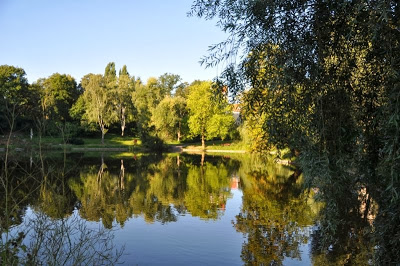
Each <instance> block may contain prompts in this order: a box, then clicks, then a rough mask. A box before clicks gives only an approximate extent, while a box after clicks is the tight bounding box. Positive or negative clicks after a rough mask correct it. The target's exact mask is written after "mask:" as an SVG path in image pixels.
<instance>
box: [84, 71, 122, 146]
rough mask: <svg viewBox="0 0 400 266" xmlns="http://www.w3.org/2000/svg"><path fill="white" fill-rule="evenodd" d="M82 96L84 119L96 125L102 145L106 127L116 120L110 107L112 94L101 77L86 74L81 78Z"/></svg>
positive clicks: (111, 106)
mask: <svg viewBox="0 0 400 266" xmlns="http://www.w3.org/2000/svg"><path fill="white" fill-rule="evenodd" d="M81 84H82V87H83V88H84V90H85V91H84V93H83V95H82V97H83V99H84V102H85V108H86V109H85V118H86V119H87V120H88V121H89V122H93V123H97V124H98V125H99V127H100V131H101V143H102V144H104V135H105V134H106V133H107V131H108V127H109V126H110V124H111V123H112V122H114V121H115V120H116V115H115V112H114V107H113V105H112V92H111V91H110V90H109V89H108V88H107V86H106V84H105V80H104V77H103V76H102V75H99V74H97V75H95V74H88V75H86V76H84V77H83V78H82V81H81Z"/></svg>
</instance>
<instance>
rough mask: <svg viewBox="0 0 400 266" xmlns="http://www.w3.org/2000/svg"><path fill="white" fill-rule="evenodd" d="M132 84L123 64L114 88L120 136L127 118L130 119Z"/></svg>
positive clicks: (131, 111)
mask: <svg viewBox="0 0 400 266" xmlns="http://www.w3.org/2000/svg"><path fill="white" fill-rule="evenodd" d="M133 85H134V83H133V82H132V78H131V77H130V76H129V73H128V70H127V68H126V66H125V65H124V66H123V67H122V69H121V70H120V71H119V76H118V84H117V87H116V90H115V99H114V100H115V107H116V112H117V116H118V120H119V122H120V125H121V136H124V132H125V128H126V122H127V120H128V121H129V120H132V113H133V105H132V93H133Z"/></svg>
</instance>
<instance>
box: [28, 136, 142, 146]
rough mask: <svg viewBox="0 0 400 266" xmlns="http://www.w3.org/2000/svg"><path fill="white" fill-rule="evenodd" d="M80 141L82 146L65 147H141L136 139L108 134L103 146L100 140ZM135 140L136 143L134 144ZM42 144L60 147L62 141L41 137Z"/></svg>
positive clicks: (84, 139) (86, 139)
mask: <svg viewBox="0 0 400 266" xmlns="http://www.w3.org/2000/svg"><path fill="white" fill-rule="evenodd" d="M79 139H82V140H83V142H84V144H82V145H73V144H67V145H66V146H67V147H82V148H123V147H127V148H128V147H133V146H141V141H140V139H138V138H134V137H128V136H125V137H121V136H118V135H113V134H108V135H106V136H105V138H104V145H102V144H101V139H100V138H93V137H91V138H88V137H86V138H79ZM134 140H136V143H135V142H134ZM35 141H36V143H38V139H37V138H36V139H35ZM42 144H44V145H46V146H49V145H50V146H62V145H63V144H64V143H63V139H62V138H61V137H42Z"/></svg>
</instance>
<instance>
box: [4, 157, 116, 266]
mask: <svg viewBox="0 0 400 266" xmlns="http://www.w3.org/2000/svg"><path fill="white" fill-rule="evenodd" d="M5 158H6V159H5V160H2V169H1V176H0V179H1V186H0V194H1V195H4V197H1V201H2V202H1V205H0V212H1V213H0V221H1V224H0V226H1V227H0V233H1V241H0V264H1V265H17V264H18V265H21V264H23V265H26V264H28V265H41V264H48V265H113V264H115V263H117V262H118V261H119V259H120V257H121V255H122V251H123V248H120V249H116V247H115V245H114V242H113V231H111V230H108V229H105V228H104V227H102V226H97V227H93V226H90V225H89V224H87V223H86V221H84V220H82V219H81V218H80V217H79V216H78V215H77V213H76V211H74V207H75V203H76V197H75V196H74V194H73V193H72V191H71V190H70V189H69V186H68V184H67V181H68V179H69V178H70V177H71V176H73V175H75V174H76V173H77V171H78V170H77V168H76V162H75V161H72V160H67V158H66V155H65V154H63V158H58V157H54V158H53V159H44V158H43V157H42V156H39V157H37V158H33V157H31V158H29V160H24V158H21V156H20V155H19V156H18V154H15V155H13V154H7V156H6V157H5ZM27 159H28V158H27ZM25 162H29V163H25Z"/></svg>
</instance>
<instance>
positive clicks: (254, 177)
mask: <svg viewBox="0 0 400 266" xmlns="http://www.w3.org/2000/svg"><path fill="white" fill-rule="evenodd" d="M10 162H11V163H10V166H9V169H8V170H10V172H11V173H12V175H13V178H10V180H11V184H10V186H11V188H12V189H9V190H8V192H7V193H9V196H7V197H6V198H7V199H8V200H7V204H9V205H10V206H11V207H12V202H18V207H15V206H14V207H13V208H11V207H9V208H8V210H5V208H4V207H2V208H3V209H2V215H3V216H4V217H2V221H5V220H6V218H8V221H7V222H2V226H3V231H2V232H3V239H2V241H3V242H4V241H5V239H6V236H5V233H4V231H7V230H5V229H7V228H8V229H9V232H10V233H9V235H13V234H14V235H16V234H17V233H18V232H21V231H22V232H24V233H25V235H26V237H25V239H24V242H23V243H25V245H26V246H29V245H32V244H31V243H32V242H35V241H36V240H37V238H38V236H40V234H38V233H37V231H38V230H39V231H40V230H42V229H44V230H45V232H49V231H51V230H49V228H58V227H60V226H61V227H62V228H69V230H76V228H83V229H82V230H81V231H79V230H78V231H74V232H73V233H71V235H73V236H74V237H72V239H73V240H75V242H76V243H80V242H79V241H78V240H77V239H81V238H82V237H81V238H79V237H77V236H80V235H82V231H85V232H87V231H89V232H91V231H90V230H89V229H93V230H94V232H97V231H96V230H100V229H101V228H102V229H105V230H106V231H107V235H106V236H104V235H101V236H100V235H96V233H94V234H93V235H89V237H88V239H87V242H88V245H92V246H93V247H95V248H98V250H99V252H102V251H104V252H106V253H107V251H109V250H108V249H106V248H104V246H102V245H103V244H102V243H98V242H95V243H94V244H91V242H90V241H89V240H91V241H93V240H94V239H103V238H104V239H107V243H109V244H111V243H112V244H113V246H112V250H113V252H114V251H115V250H121V249H122V248H123V254H122V256H121V257H120V262H123V263H125V264H126V265H157V264H160V265H243V264H263V265H311V264H316V265H319V264H320V263H326V262H332V263H336V262H337V261H338V260H339V261H340V258H341V257H340V256H342V255H343V254H340V253H339V254H334V255H331V254H328V253H324V252H319V251H318V245H319V244H318V243H319V242H318V241H319V237H318V236H319V235H320V234H319V231H321V230H320V221H319V219H320V215H319V213H320V211H321V209H322V207H323V203H316V201H315V200H314V192H313V191H312V190H311V191H304V189H303V180H302V175H301V174H300V173H299V172H298V171H296V170H295V169H294V168H293V167H291V166H283V165H279V164H276V163H274V161H273V160H272V159H268V158H267V159H261V158H257V157H250V156H244V155H240V156H239V155H231V156H209V155H206V156H204V155H203V156H202V155H177V154H168V155H133V154H132V155H129V154H125V155H123V156H122V155H116V154H114V155H112V156H110V155H107V156H105V155H101V154H97V155H91V156H88V155H87V154H86V155H84V154H66V155H54V156H51V157H48V158H46V159H42V160H40V158H29V159H27V160H23V159H21V158H11V160H10ZM11 170H12V171H11ZM9 191H14V194H12V193H11V192H9ZM10 199H12V200H10ZM3 203H5V202H3ZM2 206H5V205H2ZM10 210H11V211H10ZM5 214H7V215H8V216H5ZM41 219H42V220H44V221H46V222H44V223H42V224H45V223H49V221H50V224H51V225H52V226H53V227H52V226H49V225H48V226H47V227H45V226H43V225H40V223H39V222H37V221H41ZM32 221H36V223H35V222H32ZM54 221H56V223H57V224H56V225H54V224H53V223H52V222H54ZM38 224H39V225H38ZM65 224H67V225H68V224H71V226H70V227H66V226H65ZM99 228H100V229H99ZM59 231H60V230H59ZM59 231H57V230H55V231H54V232H59ZM61 231H63V232H64V231H68V230H61ZM35 232H36V234H35ZM51 237H54V238H58V239H62V238H60V237H59V236H57V234H55V235H52V236H51ZM51 237H49V238H48V239H50V238H51ZM68 237H69V236H67V235H66V237H65V239H68ZM345 240H346V239H345ZM48 241H49V242H46V243H47V244H46V245H47V246H52V245H55V246H57V245H64V247H65V245H66V244H65V243H68V241H62V243H61V241H60V243H57V242H55V241H54V240H48ZM70 242H71V241H70ZM75 242H74V243H75ZM55 246H54V248H53V247H52V248H49V251H47V253H46V252H43V253H41V254H42V255H40V254H39V255H40V256H41V257H40V256H39V255H38V256H39V257H40V258H41V259H43V260H44V259H45V257H46V256H48V255H46V254H48V253H49V252H53V251H54V249H55ZM42 248H43V245H42ZM80 248H81V249H83V250H86V249H88V248H87V246H84V245H82V246H80ZM371 248H372V247H370V246H368V245H367V246H366V247H364V246H363V247H361V249H362V250H363V251H362V252H364V253H365V254H366V255H362V256H361V257H362V258H361V259H362V262H365V263H368V262H369V260H370V250H371ZM70 249H71V248H70V247H67V248H65V252H64V253H63V254H61V253H60V254H61V255H59V256H61V257H62V256H65V257H68V256H67V255H65V254H67V253H68V250H70ZM77 250H78V249H77ZM93 252H96V251H93ZM346 252H347V251H346ZM346 252H345V253H344V254H347V253H346ZM76 253H79V252H78V251H76ZM364 253H363V254H364ZM82 254H83V255H82V256H84V255H85V254H86V253H84V252H82ZM107 254H108V253H107ZM25 255H26V254H25ZM25 255H24V252H23V251H21V250H20V251H19V256H25ZM86 255H90V253H87V254H86ZM357 256H358V255H357ZM72 261H73V260H72ZM70 262H71V261H69V262H68V263H70ZM68 263H67V264H68Z"/></svg>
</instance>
